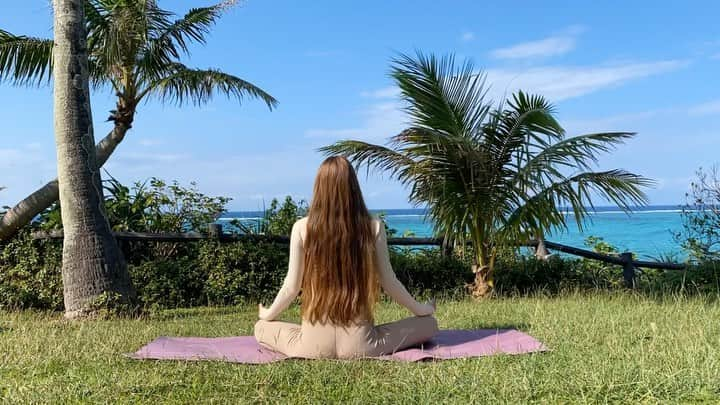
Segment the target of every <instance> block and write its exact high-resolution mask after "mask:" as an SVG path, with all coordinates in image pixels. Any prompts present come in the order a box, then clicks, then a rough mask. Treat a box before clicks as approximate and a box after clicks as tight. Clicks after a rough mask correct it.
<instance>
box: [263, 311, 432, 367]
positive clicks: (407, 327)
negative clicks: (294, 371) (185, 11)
mask: <svg viewBox="0 0 720 405" xmlns="http://www.w3.org/2000/svg"><path fill="white" fill-rule="evenodd" d="M437 331H438V325H437V320H435V318H434V317H432V316H416V317H412V318H405V319H403V320H400V321H397V322H391V323H386V324H383V325H378V326H373V325H372V323H370V322H363V323H360V324H357V325H351V326H335V325H332V324H318V323H316V324H314V325H313V324H311V323H310V322H307V321H303V322H302V324H300V325H298V324H295V323H290V322H282V321H263V320H260V321H258V322H257V323H256V324H255V339H257V341H258V343H260V344H261V345H263V346H265V347H268V348H270V349H272V350H275V351H278V352H280V353H283V354H285V355H286V356H289V357H302V358H311V359H317V358H324V359H349V358H357V357H369V356H379V355H383V354H392V353H394V352H396V351H398V350H402V349H405V348H407V347H411V346H415V345H418V344H420V343H423V342H425V341H427V340H429V339H430V338H432V337H433V335H435V333H436V332H437Z"/></svg>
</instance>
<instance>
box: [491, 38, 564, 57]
mask: <svg viewBox="0 0 720 405" xmlns="http://www.w3.org/2000/svg"><path fill="white" fill-rule="evenodd" d="M575 42H576V40H575V38H574V37H550V38H545V39H541V40H539V41H530V42H524V43H522V44H517V45H513V46H510V47H507V48H500V49H495V50H493V51H491V52H490V56H491V57H493V58H495V59H527V58H537V57H545V56H554V55H562V54H565V53H567V52H570V51H571V50H573V49H574V48H575Z"/></svg>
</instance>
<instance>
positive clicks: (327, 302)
mask: <svg viewBox="0 0 720 405" xmlns="http://www.w3.org/2000/svg"><path fill="white" fill-rule="evenodd" d="M379 287H382V289H383V290H384V291H385V293H386V294H388V295H389V296H390V297H391V298H393V299H394V300H395V301H397V302H398V303H399V304H401V305H403V306H404V307H406V308H407V309H409V310H410V311H411V312H412V313H413V314H415V315H416V316H415V317H411V318H406V319H403V320H400V321H397V322H392V323H388V324H383V325H378V326H375V325H374V322H373V305H374V304H375V302H376V300H377V297H378V293H379ZM300 291H302V296H301V301H302V304H301V315H302V323H301V324H300V325H297V324H294V323H288V322H281V321H277V320H276V319H277V318H278V317H279V315H280V314H281V313H282V312H283V311H284V310H285V309H286V308H287V307H288V306H290V304H291V303H292V302H293V301H294V300H295V298H296V297H297V296H298V294H299V293H300ZM434 312H435V304H434V303H433V302H431V303H428V304H421V303H418V302H417V301H415V299H414V298H413V297H412V296H411V295H410V294H409V293H408V291H407V290H406V289H405V287H404V286H403V285H402V284H401V283H400V282H399V281H398V279H397V278H396V277H395V273H394V272H393V270H392V267H391V266H390V260H389V258H388V247H387V239H386V235H385V227H384V225H383V223H382V222H381V221H380V220H378V219H374V218H372V217H371V216H370V214H369V213H368V210H367V208H366V207H365V202H364V201H363V198H362V193H361V191H360V186H359V184H358V180H357V177H356V175H355V171H354V170H353V168H352V166H351V165H350V163H349V162H348V161H347V159H345V158H342V157H331V158H328V159H327V160H325V161H324V162H323V163H322V165H321V166H320V169H319V171H318V174H317V177H316V179H315V187H314V190H313V197H312V202H311V204H310V209H309V211H308V215H307V217H305V218H302V219H300V220H298V221H297V222H296V223H295V224H294V225H293V228H292V235H291V237H290V264H289V268H288V273H287V276H286V277H285V281H284V282H283V285H282V287H281V288H280V291H279V292H278V294H277V297H275V300H274V302H273V303H272V305H271V306H270V307H269V308H265V307H264V306H262V305H260V306H259V317H260V320H259V321H258V322H257V323H256V324H255V338H256V339H257V341H258V342H259V343H260V344H261V345H263V346H265V347H268V348H270V349H273V350H275V351H278V352H281V353H283V354H285V355H287V356H290V357H303V358H340V359H347V358H357V357H364V356H378V355H382V354H391V353H393V352H395V351H398V350H402V349H404V348H407V347H410V346H415V345H418V344H420V343H422V342H425V341H427V340H429V339H430V338H431V337H433V335H435V333H436V332H437V330H438V327H437V321H436V320H435V318H434V317H433V316H432V314H433V313H434Z"/></svg>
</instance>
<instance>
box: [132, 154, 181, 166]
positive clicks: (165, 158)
mask: <svg viewBox="0 0 720 405" xmlns="http://www.w3.org/2000/svg"><path fill="white" fill-rule="evenodd" d="M189 158H190V155H188V154H185V153H134V152H130V153H125V154H124V155H120V156H118V160H120V161H121V162H120V163H122V162H126V163H130V164H136V163H155V162H159V163H171V162H179V161H182V160H188V159H189Z"/></svg>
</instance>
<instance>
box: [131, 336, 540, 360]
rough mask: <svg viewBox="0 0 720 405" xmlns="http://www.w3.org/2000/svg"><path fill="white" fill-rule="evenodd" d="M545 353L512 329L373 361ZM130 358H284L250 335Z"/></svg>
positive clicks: (190, 341)
mask: <svg viewBox="0 0 720 405" xmlns="http://www.w3.org/2000/svg"><path fill="white" fill-rule="evenodd" d="M545 350H547V348H546V347H545V345H543V344H542V343H540V342H539V341H537V340H535V338H533V337H532V336H530V335H527V334H525V333H522V332H520V331H517V330H515V329H479V330H441V331H440V332H438V333H437V334H436V335H435V337H433V338H432V340H430V341H429V342H427V343H425V344H423V345H422V346H421V347H415V348H409V349H405V350H402V351H398V352H395V353H393V354H391V355H385V356H379V357H373V358H375V359H380V360H397V361H420V360H429V359H436V360H440V359H457V358H461V357H480V356H490V355H494V354H522V353H532V352H541V351H545ZM129 357H131V358H134V359H155V360H222V361H228V362H233V363H248V364H263V363H271V362H274V361H279V360H285V359H287V357H286V356H284V355H282V354H280V353H277V352H274V351H272V350H268V349H266V348H263V347H262V346H260V345H258V343H257V341H255V338H254V337H252V336H237V337H219V338H200V337H165V336H163V337H159V338H157V339H155V340H153V341H152V342H150V343H149V344H147V345H145V346H143V347H141V348H140V350H138V351H137V352H135V353H132V354H130V355H129Z"/></svg>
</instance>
